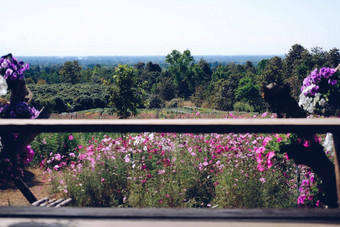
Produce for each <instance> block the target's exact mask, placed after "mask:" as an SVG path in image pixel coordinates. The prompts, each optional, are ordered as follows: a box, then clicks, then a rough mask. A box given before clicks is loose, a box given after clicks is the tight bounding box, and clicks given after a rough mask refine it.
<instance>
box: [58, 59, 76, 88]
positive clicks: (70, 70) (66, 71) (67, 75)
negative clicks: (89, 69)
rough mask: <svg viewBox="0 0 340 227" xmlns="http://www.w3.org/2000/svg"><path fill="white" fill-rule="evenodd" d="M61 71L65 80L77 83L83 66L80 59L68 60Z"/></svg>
mask: <svg viewBox="0 0 340 227" xmlns="http://www.w3.org/2000/svg"><path fill="white" fill-rule="evenodd" d="M59 73H60V75H61V76H62V77H63V80H64V82H66V83H71V84H76V83H79V81H80V76H81V66H80V65H79V62H78V61H73V62H71V61H67V62H65V63H64V65H63V66H62V67H61V68H60V71H59Z"/></svg>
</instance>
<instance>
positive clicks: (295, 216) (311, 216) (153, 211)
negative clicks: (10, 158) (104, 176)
mask: <svg viewBox="0 0 340 227" xmlns="http://www.w3.org/2000/svg"><path fill="white" fill-rule="evenodd" d="M0 218H62V219H76V218H77V219H79V218H81V219H125V220H141V219H148V220H207V221H209V220H218V221H222V220H225V221H228V220H229V221H237V220H242V221H255V220H261V221H279V220H281V221H286V222H291V221H293V222H296V221H298V222H299V221H301V222H314V221H316V222H320V221H321V222H333V223H334V222H335V223H340V210H339V209H194V208H187V209H171V208H73V207H62V208H49V207H0Z"/></svg>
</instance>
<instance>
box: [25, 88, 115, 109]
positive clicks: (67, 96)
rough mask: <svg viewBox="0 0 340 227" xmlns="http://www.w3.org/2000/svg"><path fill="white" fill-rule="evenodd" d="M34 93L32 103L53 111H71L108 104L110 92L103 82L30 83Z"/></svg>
mask: <svg viewBox="0 0 340 227" xmlns="http://www.w3.org/2000/svg"><path fill="white" fill-rule="evenodd" d="M28 87H29V88H30V90H31V91H32V93H33V100H32V105H33V106H35V107H36V108H38V109H41V108H42V107H48V108H50V109H51V110H52V111H53V112H57V113H61V112H69V111H74V110H85V109H90V108H104V107H105V106H106V105H108V98H109V93H108V92H107V90H106V89H105V88H106V87H105V86H104V85H102V84H75V85H70V84H51V85H49V84H45V85H35V84H28Z"/></svg>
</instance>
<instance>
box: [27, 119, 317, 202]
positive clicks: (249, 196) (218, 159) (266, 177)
mask: <svg viewBox="0 0 340 227" xmlns="http://www.w3.org/2000/svg"><path fill="white" fill-rule="evenodd" d="M198 116H199V114H193V115H192V117H198ZM229 117H235V118H238V117H239V116H235V115H233V114H229V115H228V118H229ZM243 117H244V116H243V115H242V118H243ZM248 117H249V116H248ZM251 117H260V118H262V117H275V115H268V114H267V113H264V114H262V115H256V116H251ZM289 136H290V135H289V134H288V135H285V134H270V135H268V134H233V133H228V134H216V133H211V134H192V133H152V132H148V133H141V134H136V133H134V134H104V133H95V134H89V133H73V134H41V135H39V136H38V137H37V138H36V140H35V141H34V142H33V143H32V147H33V149H34V150H35V151H36V155H35V163H40V166H41V168H43V169H44V170H45V172H44V181H47V182H48V181H51V182H52V184H53V192H54V193H62V194H64V196H67V197H71V198H72V199H73V203H74V204H73V205H75V206H100V207H202V208H203V207H206V208H255V207H259V208H267V207H275V208H287V207H290V208H291V207H322V206H323V205H322V204H321V203H320V201H319V200H318V195H319V193H320V191H319V189H318V187H317V177H316V176H314V174H313V173H312V172H311V171H310V169H309V168H307V167H304V166H299V168H297V167H296V165H295V164H294V162H293V161H291V160H289V157H288V156H287V155H285V154H280V153H278V152H276V151H275V149H274V148H275V146H278V144H279V143H281V142H285V141H287V140H288V139H289ZM297 172H299V174H298V173H297ZM298 177H299V181H297V180H298ZM298 187H299V189H298Z"/></svg>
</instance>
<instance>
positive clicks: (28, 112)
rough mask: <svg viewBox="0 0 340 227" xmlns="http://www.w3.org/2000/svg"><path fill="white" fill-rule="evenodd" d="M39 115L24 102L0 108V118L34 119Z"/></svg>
mask: <svg viewBox="0 0 340 227" xmlns="http://www.w3.org/2000/svg"><path fill="white" fill-rule="evenodd" d="M39 114H40V112H39V111H38V110H37V109H35V108H34V107H30V106H29V105H28V103H26V102H20V103H17V104H16V105H5V106H3V107H1V108H0V118H20V119H28V118H29V119H35V118H37V117H38V116H39Z"/></svg>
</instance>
